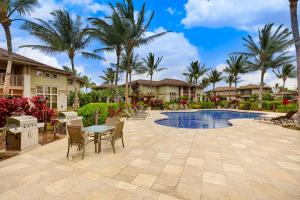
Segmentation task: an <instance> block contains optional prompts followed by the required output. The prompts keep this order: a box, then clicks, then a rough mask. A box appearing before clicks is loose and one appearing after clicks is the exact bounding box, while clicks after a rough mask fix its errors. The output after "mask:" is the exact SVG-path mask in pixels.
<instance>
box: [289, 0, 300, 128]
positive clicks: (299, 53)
mask: <svg viewBox="0 0 300 200" xmlns="http://www.w3.org/2000/svg"><path fill="white" fill-rule="evenodd" d="M289 2H290V15H291V26H292V33H293V39H294V43H295V49H296V61H297V84H298V87H297V88H298V98H299V97H300V90H299V88H300V35H299V25H298V14H297V11H298V8H297V7H298V0H289ZM296 127H298V128H300V101H299V99H298V113H297V120H296Z"/></svg>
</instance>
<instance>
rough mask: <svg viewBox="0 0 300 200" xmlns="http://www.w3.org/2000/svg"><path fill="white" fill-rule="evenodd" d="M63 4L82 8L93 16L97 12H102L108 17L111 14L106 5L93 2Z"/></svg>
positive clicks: (73, 0) (81, 0)
mask: <svg viewBox="0 0 300 200" xmlns="http://www.w3.org/2000/svg"><path fill="white" fill-rule="evenodd" d="M64 3H65V4H68V3H69V4H72V5H79V6H83V8H84V9H88V10H89V11H91V12H92V13H93V14H96V13H97V12H103V13H105V14H107V15H109V14H110V13H111V9H110V7H109V6H108V5H106V4H100V3H97V2H96V1H94V0H65V1H64Z"/></svg>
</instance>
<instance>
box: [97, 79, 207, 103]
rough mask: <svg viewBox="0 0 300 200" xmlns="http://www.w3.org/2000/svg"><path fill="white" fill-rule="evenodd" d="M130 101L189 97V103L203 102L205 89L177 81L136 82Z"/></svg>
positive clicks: (168, 100)
mask: <svg viewBox="0 0 300 200" xmlns="http://www.w3.org/2000/svg"><path fill="white" fill-rule="evenodd" d="M129 86H131V90H132V91H131V94H130V100H131V103H133V104H134V103H136V102H138V101H146V102H149V101H150V100H151V99H159V100H162V101H163V102H170V101H172V100H176V99H177V98H179V97H187V98H188V99H189V101H197V99H198V100H202V96H203V89H202V88H200V87H198V88H196V87H195V86H194V85H192V84H189V83H187V82H185V81H181V80H177V79H170V78H167V79H163V80H160V81H152V82H151V81H150V80H141V79H140V80H135V81H132V82H131V83H130V84H129ZM107 87H109V85H107V84H103V85H100V86H98V87H96V89H98V90H101V89H104V88H107Z"/></svg>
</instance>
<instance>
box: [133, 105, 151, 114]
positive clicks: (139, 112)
mask: <svg viewBox="0 0 300 200" xmlns="http://www.w3.org/2000/svg"><path fill="white" fill-rule="evenodd" d="M129 111H130V113H132V114H136V115H148V116H149V115H150V113H148V112H146V111H144V110H133V109H132V108H131V107H129Z"/></svg>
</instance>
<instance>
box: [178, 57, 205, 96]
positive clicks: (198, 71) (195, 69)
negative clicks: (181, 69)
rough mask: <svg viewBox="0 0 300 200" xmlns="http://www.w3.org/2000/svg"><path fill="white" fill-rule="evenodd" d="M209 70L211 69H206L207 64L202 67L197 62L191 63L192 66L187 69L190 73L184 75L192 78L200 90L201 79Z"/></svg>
mask: <svg viewBox="0 0 300 200" xmlns="http://www.w3.org/2000/svg"><path fill="white" fill-rule="evenodd" d="M208 70H209V69H207V68H206V66H205V64H203V65H201V63H200V62H199V61H198V60H197V61H194V62H191V64H190V66H188V68H187V71H188V72H185V73H183V75H185V76H187V77H191V78H192V79H193V81H194V82H195V84H196V88H198V81H199V79H200V77H201V76H203V75H204V74H205V73H206V72H207V71H208ZM197 101H198V98H197Z"/></svg>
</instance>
